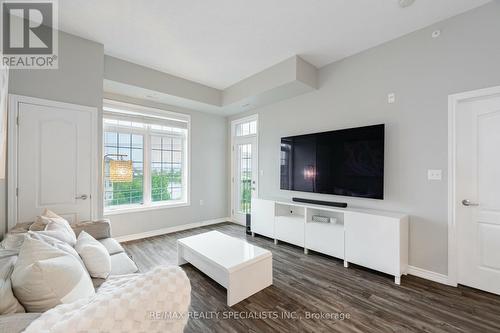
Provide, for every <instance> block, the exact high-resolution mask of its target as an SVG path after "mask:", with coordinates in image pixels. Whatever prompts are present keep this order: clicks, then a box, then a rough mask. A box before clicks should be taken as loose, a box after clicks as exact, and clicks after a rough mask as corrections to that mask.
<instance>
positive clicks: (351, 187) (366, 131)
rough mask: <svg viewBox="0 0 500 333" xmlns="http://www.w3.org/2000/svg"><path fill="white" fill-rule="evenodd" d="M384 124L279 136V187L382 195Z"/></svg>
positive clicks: (320, 191)
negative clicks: (280, 137) (284, 136)
mask: <svg viewBox="0 0 500 333" xmlns="http://www.w3.org/2000/svg"><path fill="white" fill-rule="evenodd" d="M384 136H385V125H383V124H382V125H374V126H366V127H357V128H350V129H343V130H338V131H331V132H323V133H315V134H305V135H298V136H291V137H286V138H282V139H281V181H280V187H281V189H282V190H289V191H300V192H314V193H323V194H333V195H341V196H350V197H361V198H371V199H383V198H384V141H385V140H384Z"/></svg>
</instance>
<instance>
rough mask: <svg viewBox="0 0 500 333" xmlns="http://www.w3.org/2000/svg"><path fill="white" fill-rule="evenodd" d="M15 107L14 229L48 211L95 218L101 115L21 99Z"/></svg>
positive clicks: (11, 164) (65, 105) (76, 107)
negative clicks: (99, 120) (98, 130)
mask: <svg viewBox="0 0 500 333" xmlns="http://www.w3.org/2000/svg"><path fill="white" fill-rule="evenodd" d="M9 105H10V107H9V139H10V140H9V148H10V149H9V176H8V177H9V186H8V188H9V198H8V199H9V200H8V201H9V202H8V224H9V227H12V226H13V225H15V223H17V222H28V221H33V220H34V218H35V217H36V216H37V215H39V214H40V213H41V212H42V211H43V209H44V208H49V209H51V210H54V211H55V212H56V213H58V214H60V215H62V216H63V217H65V218H67V219H68V221H70V222H71V223H77V222H79V221H85V220H90V219H93V218H95V217H96V212H95V211H96V207H97V206H96V197H97V186H98V182H97V172H96V171H97V161H98V157H97V156H98V155H97V147H98V146H97V139H98V138H97V110H96V109H95V108H91V107H85V106H79V105H73V104H68V103H60V102H54V101H48V100H42V99H36V98H30V97H23V96H15V95H11V96H10V104H9Z"/></svg>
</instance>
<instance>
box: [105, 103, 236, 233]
mask: <svg viewBox="0 0 500 333" xmlns="http://www.w3.org/2000/svg"><path fill="white" fill-rule="evenodd" d="M105 97H106V98H109V99H113V100H118V101H122V102H128V103H133V104H138V105H144V106H149V107H153V108H158V109H163V110H167V111H174V112H179V113H185V114H189V115H190V116H191V188H190V190H191V192H190V193H191V205H190V206H187V207H179V208H165V209H156V210H149V211H143V212H136V213H124V214H120V215H110V216H107V218H110V219H111V222H112V227H113V235H114V236H123V235H130V234H135V233H142V232H146V231H151V230H156V229H162V228H167V227H172V226H177V225H181V224H187V223H193V222H200V221H206V220H211V219H217V218H225V217H227V216H228V210H227V205H226V203H227V201H228V196H227V191H226V189H227V183H228V178H227V174H228V170H227V160H226V149H227V127H226V126H227V124H226V119H225V118H224V117H221V116H216V115H211V114H208V113H201V112H196V111H190V110H187V109H182V108H179V107H175V106H168V105H165V104H159V103H154V102H151V101H146V100H139V99H133V98H130V97H125V96H119V95H112V94H105ZM200 200H203V201H204V204H203V205H200Z"/></svg>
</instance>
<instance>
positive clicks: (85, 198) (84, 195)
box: [75, 194, 88, 200]
mask: <svg viewBox="0 0 500 333" xmlns="http://www.w3.org/2000/svg"><path fill="white" fill-rule="evenodd" d="M87 198H88V196H87V195H86V194H82V195H80V196H79V197H75V199H77V200H87Z"/></svg>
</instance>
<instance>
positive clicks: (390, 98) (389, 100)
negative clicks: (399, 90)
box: [387, 93, 396, 104]
mask: <svg viewBox="0 0 500 333" xmlns="http://www.w3.org/2000/svg"><path fill="white" fill-rule="evenodd" d="M387 103H389V104H394V103H396V94H395V93H390V94H389V95H387Z"/></svg>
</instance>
